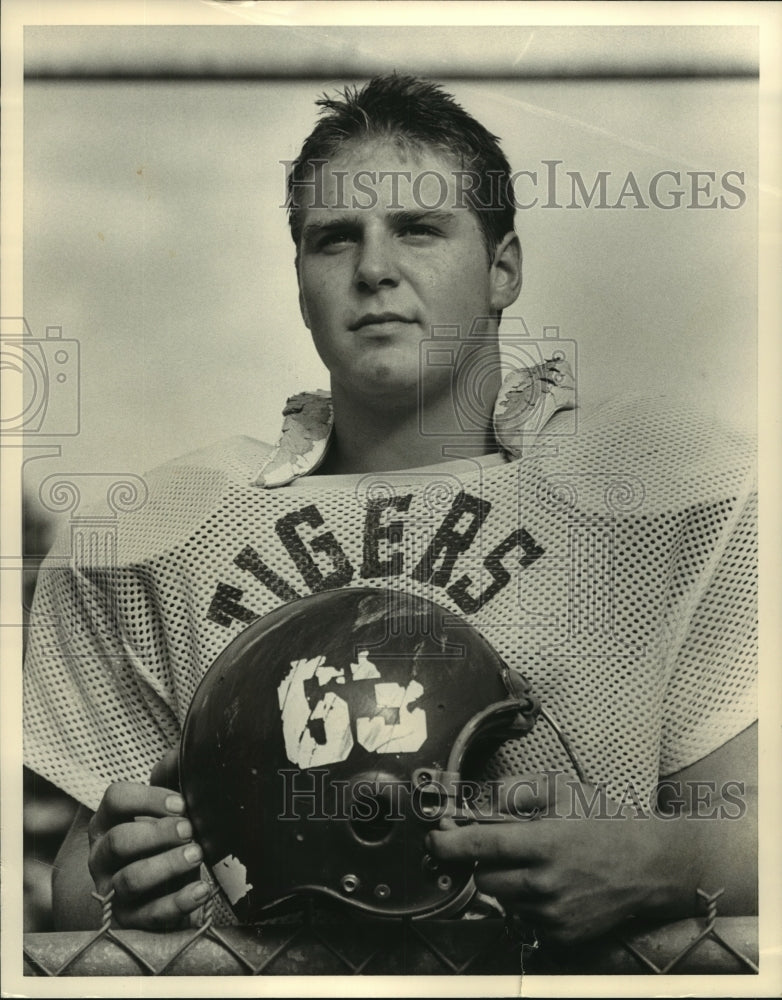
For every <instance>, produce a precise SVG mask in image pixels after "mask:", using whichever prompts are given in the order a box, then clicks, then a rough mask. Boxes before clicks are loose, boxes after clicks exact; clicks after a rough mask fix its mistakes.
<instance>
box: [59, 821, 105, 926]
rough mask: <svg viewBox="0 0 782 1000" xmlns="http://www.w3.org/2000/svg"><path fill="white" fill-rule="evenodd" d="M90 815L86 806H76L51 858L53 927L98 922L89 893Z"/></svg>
mask: <svg viewBox="0 0 782 1000" xmlns="http://www.w3.org/2000/svg"><path fill="white" fill-rule="evenodd" d="M91 816H92V813H91V812H90V810H89V809H87V808H86V807H85V806H79V809H78V811H77V813H76V815H75V817H74V819H73V822H72V823H71V827H70V829H69V830H68V833H67V835H66V837H65V840H64V841H63V843H62V846H61V847H60V850H59V851H58V853H57V857H56V858H55V860H54V873H53V875H52V915H53V920H54V929H55V930H57V931H80V930H95V929H97V928H98V927H100V925H101V917H102V908H101V905H100V903H99V902H98V901H97V900H96V899H94V898H93V896H92V893H93V892H94V891H95V884H94V882H93V880H92V876H91V875H90V869H89V865H88V859H89V852H90V844H89V837H88V834H87V825H88V823H89V821H90V818H91Z"/></svg>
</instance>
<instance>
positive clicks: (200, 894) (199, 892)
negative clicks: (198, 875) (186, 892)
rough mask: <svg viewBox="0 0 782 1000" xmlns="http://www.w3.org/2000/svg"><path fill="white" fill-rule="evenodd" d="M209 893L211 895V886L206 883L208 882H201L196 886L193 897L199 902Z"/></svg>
mask: <svg viewBox="0 0 782 1000" xmlns="http://www.w3.org/2000/svg"><path fill="white" fill-rule="evenodd" d="M208 895H209V886H208V885H207V884H206V882H199V883H198V885H197V886H195V888H194V889H193V899H196V900H198V901H199V902H200V901H201V900H202V899H206V897H207V896H208Z"/></svg>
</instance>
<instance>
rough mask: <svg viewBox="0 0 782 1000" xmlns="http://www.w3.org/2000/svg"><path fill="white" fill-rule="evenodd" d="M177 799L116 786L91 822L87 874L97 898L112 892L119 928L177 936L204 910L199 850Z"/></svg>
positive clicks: (162, 792) (167, 792)
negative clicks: (178, 930) (193, 915)
mask: <svg viewBox="0 0 782 1000" xmlns="http://www.w3.org/2000/svg"><path fill="white" fill-rule="evenodd" d="M184 808H185V804H184V802H183V800H182V798H181V796H180V795H178V794H176V793H175V792H173V791H172V790H171V789H167V788H155V787H152V786H149V785H136V784H130V783H118V784H114V785H110V786H109V788H108V789H107V790H106V793H105V795H104V796H103V799H102V801H101V804H100V806H99V807H98V811H97V812H96V813H95V814H94V816H93V817H92V819H91V820H90V823H89V827H88V832H89V840H90V859H89V867H90V874H91V875H92V878H93V881H94V882H95V885H96V887H97V890H98V892H99V893H100V894H101V895H103V896H105V895H106V894H107V893H108V892H109V891H110V890H111V889H114V898H113V901H112V912H113V914H114V917H115V919H116V921H117V923H118V924H119V925H120V926H122V927H135V928H140V929H143V930H155V931H162V930H175V929H176V928H179V927H183V926H187V918H188V915H189V914H190V913H191V912H192V911H193V910H196V909H197V908H198V907H199V906H201V905H202V904H203V902H204V901H205V900H206V898H207V896H208V895H209V886H208V885H207V884H206V883H204V882H202V881H201V880H200V879H199V865H200V863H201V860H202V857H203V855H202V852H201V848H200V847H199V846H198V845H197V844H195V843H193V839H192V837H193V830H192V827H191V826H190V823H189V821H188V820H187V819H185V817H184Z"/></svg>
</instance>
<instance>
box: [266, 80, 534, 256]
mask: <svg viewBox="0 0 782 1000" xmlns="http://www.w3.org/2000/svg"><path fill="white" fill-rule="evenodd" d="M316 105H317V106H318V107H319V108H320V114H321V118H320V120H319V121H318V123H317V124H316V126H315V128H314V129H313V130H312V132H311V133H310V134H309V136H308V137H307V138H306V139H305V141H304V144H303V146H302V148H301V152H300V153H299V155H298V157H297V158H296V159H295V160H294V161H293V163H292V165H291V169H290V171H289V173H288V191H287V195H288V197H287V203H286V207H287V210H288V223H289V225H290V229H291V235H292V237H293V241H294V243H295V244H296V248H297V252H298V248H299V243H300V239H301V211H302V208H301V205H300V204H299V203H298V202H297V199H296V194H297V190H298V189H300V188H301V187H305V186H308V185H309V186H311V184H312V177H313V176H314V171H315V170H316V169H317V167H318V166H319V165H322V163H323V162H324V161H326V160H329V159H330V158H332V157H333V156H335V155H336V154H338V153H339V151H340V150H341V148H342V147H343V146H344V145H345V144H346V143H348V142H350V141H351V140H361V139H382V138H387V139H391V140H392V141H394V142H397V143H399V144H400V145H402V146H404V147H406V148H409V149H413V150H416V149H419V150H420V149H423V148H427V149H433V150H436V151H438V152H440V153H442V154H443V155H444V156H446V157H448V158H449V159H451V160H452V161H455V162H456V163H457V164H458V167H459V170H460V171H462V172H464V173H465V174H469V175H470V185H469V188H467V189H466V190H463V191H462V194H463V197H464V201H465V204H466V205H467V206H468V207H469V208H470V209H471V210H472V211H473V212H474V213H475V215H476V216H477V218H478V222H479V225H480V228H481V232H482V234H483V238H484V243H485V245H486V250H487V252H488V255H489V260H490V262H491V260H492V259H493V257H494V251H495V249H496V247H497V245H498V244H499V243H500V242H501V240H502V239H503V238H504V237H505V235H506V234H507V233H509V232H511V231H512V230H513V229H514V226H515V216H516V203H515V199H514V196H513V184H512V180H511V176H510V175H511V170H510V164H509V163H508V160H507V159H506V157H505V154H504V153H503V151H502V149H501V147H500V140H499V138H498V137H497V136H495V135H493V134H492V133H491V132H489V131H488V129H486V128H485V127H484V126H483V125H481V124H480V122H478V121H476V119H475V118H473V117H472V115H470V114H468V113H467V112H466V111H465V110H464V108H462V107H461V106H460V105H459V104H458V103H457V102H456V101H455V99H454V98H453V97H452V96H451V95H450V94H448V93H447V92H446V91H445V90H443V88H442V87H441V86H440V85H439V84H437V83H434V82H431V81H429V80H424V79H421V78H419V77H413V76H404V75H400V74H397V73H391V74H388V75H383V76H376V77H373V78H372V79H371V80H370V81H369V82H368V83H366V84H364V85H363V86H361V87H350V86H347V87H345V88H344V89H343V90H342V91H339V92H338V93H337V96H336V97H329V96H327V95H324V96H323V97H321V98H320V99H319V100H318V101H316ZM308 168H309V178H308V177H307V176H305V172H307V170H308Z"/></svg>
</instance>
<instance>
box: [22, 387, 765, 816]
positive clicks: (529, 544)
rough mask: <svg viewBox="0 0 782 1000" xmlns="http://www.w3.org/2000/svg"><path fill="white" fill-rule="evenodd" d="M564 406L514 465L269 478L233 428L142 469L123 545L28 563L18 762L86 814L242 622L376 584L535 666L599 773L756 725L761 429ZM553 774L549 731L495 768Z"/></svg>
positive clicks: (632, 782) (664, 763) (628, 778)
mask: <svg viewBox="0 0 782 1000" xmlns="http://www.w3.org/2000/svg"><path fill="white" fill-rule="evenodd" d="M562 416H563V415H562V414H558V415H557V416H555V417H554V418H553V419H552V420H551V421H549V424H548V425H547V427H546V431H545V433H544V434H542V435H541V436H540V437H539V438H538V441H537V444H536V446H535V447H534V448H531V449H530V450H529V451H528V452H527V453H526V454H523V455H522V457H521V458H520V459H513V460H508V459H507V456H503V455H495V456H489V457H488V458H484V459H477V460H474V459H469V458H466V459H461V460H456V461H452V462H451V461H449V462H443V463H441V464H439V465H437V466H433V467H430V468H428V469H413V470H409V471H404V472H389V473H384V474H368V475H362V476H347V477H345V476H343V477H329V476H318V475H310V476H305V477H303V478H297V479H294V480H293V481H292V482H290V483H289V484H288V485H283V486H280V487H278V488H263V487H261V486H259V485H257V480H258V475H259V469H260V468H262V467H263V466H264V463H265V462H266V460H267V459H268V458H269V455H270V450H271V449H270V447H269V446H268V445H265V444H262V443H259V442H256V441H253V440H250V439H248V438H236V439H231V440H230V441H228V442H226V443H224V444H223V445H221V446H219V447H216V448H211V449H205V450H204V451H202V452H198V453H194V454H193V455H190V456H187V457H185V458H183V459H180V460H178V461H175V462H172V463H170V464H168V465H166V466H164V467H162V468H160V469H158V470H157V471H156V472H154V473H152V474H150V475H149V476H148V478H147V483H148V487H149V496H148V499H147V501H146V503H144V504H143V506H141V508H140V509H138V510H136V511H132V512H128V513H126V514H124V515H121V516H120V517H119V518H118V520H117V525H116V534H115V536H114V540H113V542H112V544H111V545H110V546H104V547H103V549H101V553H100V554H93V555H91V556H90V555H89V554H85V552H86V551H87V550H84V551H83V552H82V553H81V554H79V553H75V552H74V551H71V550H72V548H73V547H74V545H73V542H72V540H71V538H72V532H64V533H63V534H62V535H61V537H60V538H59V540H58V541H57V542H56V543H55V546H54V547H53V549H52V552H51V554H50V556H49V558H48V559H47V561H46V563H45V564H44V566H43V568H42V571H41V573H40V576H39V581H38V586H37V591H36V597H35V602H34V608H33V616H32V628H31V632H30V639H29V645H28V655H27V658H26V664H25V736H24V741H25V761H26V763H27V765H28V766H29V767H30V768H32V769H33V770H35V771H36V772H38V773H39V774H41V775H43V776H44V777H46V778H48V779H49V780H50V781H52V782H54V783H55V784H56V785H58V786H60V787H61V788H63V789H64V790H65V791H67V792H68V793H70V794H71V795H72V796H74V797H75V798H76V799H78V800H79V801H81V802H82V803H84V804H85V805H87V806H88V807H89V808H91V809H95V808H97V806H98V804H99V802H100V799H101V797H102V795H103V792H104V791H105V788H106V786H107V785H108V784H109V783H110V782H112V781H121V780H128V781H141V782H146V781H148V779H149V774H150V771H151V769H152V767H153V765H154V764H155V763H156V762H157V761H158V760H159V759H160V758H161V757H162V755H163V754H164V753H165V752H166V750H168V749H169V748H170V747H171V746H174V745H175V744H176V743H177V742H178V739H179V736H180V733H181V727H182V725H183V722H184V719H185V716H186V713H187V710H188V707H189V705H190V701H191V699H192V697H193V694H194V692H195V689H196V687H197V685H198V683H199V682H200V680H201V678H202V677H203V676H204V673H205V671H206V670H207V669H208V667H209V666H210V665H211V664H212V662H213V661H214V660H215V658H216V657H217V655H218V654H219V653H220V652H221V651H222V650H223V649H224V648H225V647H226V645H227V644H228V643H229V642H230V641H231V640H232V639H233V638H234V637H235V636H237V635H238V634H239V633H240V632H241V631H242V630H243V629H244V628H245V627H246V626H247V625H248V624H249V623H251V622H252V621H254V620H255V619H256V618H258V617H259V616H262V615H264V614H266V613H267V612H269V611H271V610H272V609H274V608H276V607H279V606H280V605H281V604H282V603H285V602H287V601H290V600H293V599H295V598H296V597H298V596H303V595H306V594H310V593H313V592H317V591H321V590H324V589H329V588H340V587H351V586H377V587H383V588H397V589H400V590H406V591H409V592H412V593H415V594H419V595H421V596H423V597H426V598H429V599H430V600H434V601H436V602H437V603H439V604H441V605H443V606H445V607H446V608H448V609H450V610H451V611H453V612H454V613H455V614H458V615H460V616H462V617H465V618H466V619H468V620H469V621H470V622H471V623H473V624H474V625H475V626H476V627H477V628H478V629H479V630H480V631H481V632H482V633H483V635H484V636H485V637H486V638H487V639H488V640H489V642H491V643H492V645H493V646H494V647H495V648H496V650H497V651H498V652H499V653H500V654H501V656H502V657H503V658H504V659H505V660H506V662H507V663H508V664H509V665H510V666H511V667H512V668H515V669H518V670H520V671H521V672H522V673H523V674H524V675H525V676H526V677H527V678H528V679H529V680H530V682H531V683H532V686H533V689H534V690H535V692H536V694H537V695H538V696H539V698H540V699H541V701H542V702H543V704H544V705H545V706H546V708H547V709H548V710H549V711H550V712H551V713H552V715H553V716H554V718H555V719H556V720H557V721H558V723H559V724H560V725H561V726H562V727H563V729H564V730H565V731H566V732H567V734H568V735H569V738H570V740H571V743H572V744H573V747H574V749H575V752H576V754H577V755H578V757H579V758H580V761H581V764H582V766H583V768H584V771H585V774H586V776H587V778H588V779H589V780H590V781H591V782H593V783H597V782H602V783H605V785H606V786H607V788H608V791H609V792H610V793H611V794H612V795H614V796H616V797H623V796H626V795H627V789H628V787H631V788H632V790H633V794H634V795H637V797H638V798H639V799H640V800H641V801H643V800H644V798H645V797H646V796H648V795H649V793H650V792H651V790H652V789H653V787H654V785H655V783H656V782H657V780H658V778H659V776H661V775H668V774H672V773H674V772H676V771H677V770H679V769H681V768H683V767H685V766H687V765H688V764H691V763H693V762H694V761H696V760H699V759H700V758H702V757H703V756H705V755H706V754H708V753H709V752H711V751H712V750H714V749H715V748H717V747H718V746H720V745H722V744H723V743H724V742H726V741H727V740H728V739H730V738H731V737H733V736H735V735H736V734H737V733H739V732H740V731H741V730H742V729H744V728H746V727H747V726H748V725H749V724H751V723H752V722H753V721H754V719H755V718H756V714H757V706H756V692H755V675H756V663H755V661H756V653H757V649H756V645H757V643H756V619H757V609H756V582H757V577H756V536H757V523H756V506H755V505H756V481H755V464H756V463H755V453H754V442H753V441H752V440H745V439H744V437H742V436H740V435H738V434H737V433H735V432H733V431H731V430H728V429H726V428H724V427H720V426H717V425H716V424H715V423H714V422H713V419H712V418H711V417H707V416H704V415H702V414H699V413H697V412H689V411H688V412H684V411H681V410H677V411H674V410H671V409H670V408H668V407H667V406H666V405H665V404H664V402H660V401H655V400H647V399H641V398H627V399H620V400H616V401H614V402H612V403H610V404H607V405H605V406H603V407H602V408H601V409H600V410H599V411H597V412H595V413H594V414H592V415H591V416H588V417H585V416H583V415H579V420H578V422H577V425H574V426H573V427H571V426H570V425H569V424H567V421H565V420H563V419H562ZM552 769H562V770H564V771H567V772H568V773H571V768H570V764H569V761H568V760H567V758H566V756H565V754H564V752H563V750H562V747H561V745H560V744H559V742H558V741H557V739H556V737H555V736H554V734H553V733H552V732H551V731H550V730H549V729H548V728H547V727H546V726H545V725H542V724H539V725H537V726H536V727H535V729H534V730H533V732H532V733H531V734H530V735H529V736H527V737H524V738H523V739H518V740H511V741H507V742H505V743H504V744H503V745H502V746H501V747H500V748H499V749H498V750H497V752H496V753H494V755H493V757H492V758H491V760H490V762H489V764H488V770H487V772H486V773H487V776H488V777H493V776H498V775H501V774H512V773H519V772H530V771H536V770H552Z"/></svg>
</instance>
